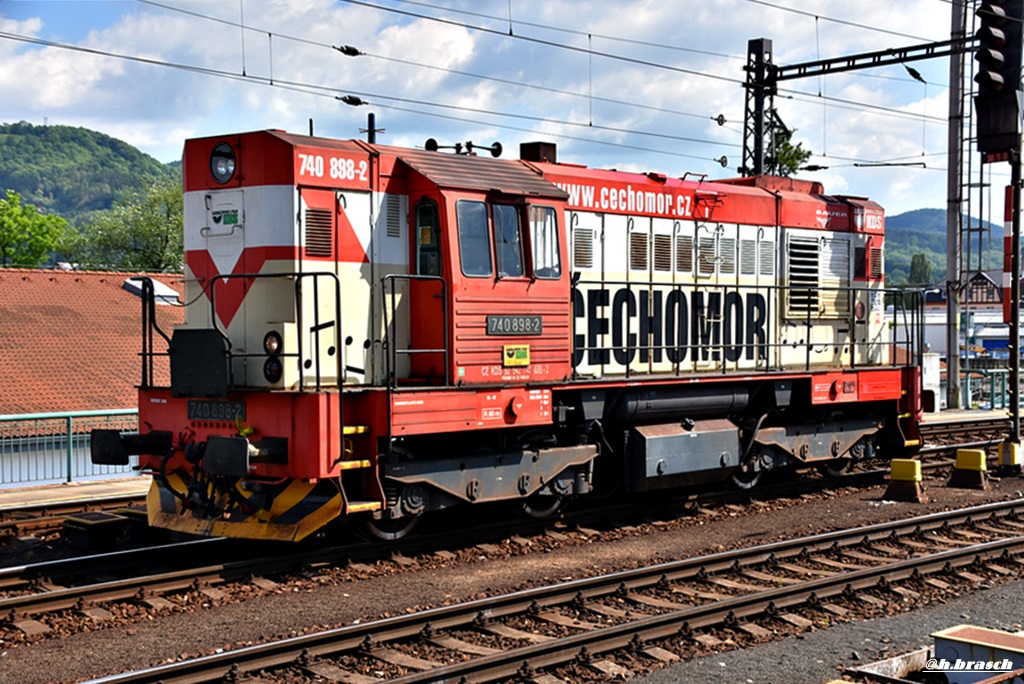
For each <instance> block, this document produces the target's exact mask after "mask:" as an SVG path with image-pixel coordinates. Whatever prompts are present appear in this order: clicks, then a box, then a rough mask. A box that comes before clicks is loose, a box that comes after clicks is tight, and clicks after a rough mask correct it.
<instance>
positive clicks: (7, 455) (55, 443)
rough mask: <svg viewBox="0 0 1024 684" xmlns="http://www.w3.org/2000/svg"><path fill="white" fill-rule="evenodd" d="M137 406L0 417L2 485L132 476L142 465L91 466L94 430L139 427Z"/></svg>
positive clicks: (131, 430)
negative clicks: (134, 407)
mask: <svg viewBox="0 0 1024 684" xmlns="http://www.w3.org/2000/svg"><path fill="white" fill-rule="evenodd" d="M138 413H139V412H138V410H137V409H111V410H106V411H70V412H63V413H26V414H13V415H0V487H4V486H10V485H32V484H52V483H57V482H73V481H75V480H87V479H99V478H104V477H120V476H126V475H131V474H133V473H134V472H135V471H134V470H133V468H134V466H136V465H137V464H138V457H136V456H133V457H132V458H131V462H130V463H129V464H128V465H127V466H101V465H93V464H92V462H91V460H90V458H89V440H90V435H89V433H90V431H92V430H94V429H97V428H106V429H117V430H121V431H123V432H134V431H136V430H138Z"/></svg>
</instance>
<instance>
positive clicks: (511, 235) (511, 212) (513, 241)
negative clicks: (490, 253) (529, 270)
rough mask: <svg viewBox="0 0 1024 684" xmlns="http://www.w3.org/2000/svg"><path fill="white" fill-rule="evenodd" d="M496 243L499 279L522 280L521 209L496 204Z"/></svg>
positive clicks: (494, 206) (494, 207) (509, 205)
mask: <svg viewBox="0 0 1024 684" xmlns="http://www.w3.org/2000/svg"><path fill="white" fill-rule="evenodd" d="M493 209H494V242H495V247H496V250H497V257H498V277H499V278H521V277H522V276H523V247H522V239H521V237H520V235H521V228H520V225H521V224H520V220H519V216H520V214H519V207H516V206H513V205H511V204H495V205H493Z"/></svg>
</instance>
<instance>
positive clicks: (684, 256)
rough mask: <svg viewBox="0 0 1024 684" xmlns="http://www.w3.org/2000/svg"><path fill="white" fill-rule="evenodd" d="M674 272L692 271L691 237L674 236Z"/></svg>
mask: <svg viewBox="0 0 1024 684" xmlns="http://www.w3.org/2000/svg"><path fill="white" fill-rule="evenodd" d="M676 273H693V238H692V237H690V236H689V235H679V236H677V237H676Z"/></svg>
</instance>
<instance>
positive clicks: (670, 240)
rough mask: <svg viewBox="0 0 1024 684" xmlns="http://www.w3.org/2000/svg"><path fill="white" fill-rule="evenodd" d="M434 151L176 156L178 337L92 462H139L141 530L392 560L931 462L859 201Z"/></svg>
mask: <svg viewBox="0 0 1024 684" xmlns="http://www.w3.org/2000/svg"><path fill="white" fill-rule="evenodd" d="M430 147H431V148H433V149H429V150H419V149H401V148H395V147H387V146H381V145H375V144H369V143H365V142H362V141H359V140H346V141H340V140H328V139H323V138H314V137H307V136H301V135H292V134H289V133H284V132H281V131H273V130H272V131H260V132H252V133H245V134H239V135H229V136H217V137H213V138H204V139H197V140H190V141H188V142H186V144H185V153H184V159H183V174H184V187H185V250H186V251H185V263H186V269H185V299H186V301H187V302H188V308H187V310H186V319H185V323H184V324H183V325H181V326H179V327H177V328H176V329H175V330H174V331H173V333H170V334H165V331H160V330H155V331H154V330H153V326H152V325H150V327H149V333H148V334H147V335H146V345H145V349H144V350H143V355H144V358H145V359H146V361H147V364H146V365H147V368H148V370H147V372H145V373H144V377H143V381H142V385H141V386H140V389H139V425H140V426H141V428H140V433H139V434H136V435H119V434H117V433H112V432H104V431H98V432H97V433H96V434H94V439H93V458H94V460H96V461H97V462H107V463H110V462H115V463H124V462H127V459H128V455H129V454H140V465H141V467H142V468H143V469H144V470H145V471H147V472H150V473H152V475H153V484H152V489H151V492H150V495H149V497H148V509H149V520H150V523H151V524H152V525H155V526H157V527H163V528H169V529H173V530H180V531H184V532H191V533H195V534H203V535H218V536H237V537H250V538H266V539H280V540H298V539H302V538H304V537H306V536H308V535H310V534H311V533H314V532H317V531H318V530H321V529H322V528H325V526H327V525H328V524H330V523H332V522H334V521H337V520H357V519H361V520H364V521H365V522H367V523H368V524H369V526H370V528H371V530H373V531H374V532H375V533H376V534H378V535H379V536H381V537H384V538H394V537H397V536H400V535H401V534H403V533H404V532H405V531H407V530H408V529H410V527H411V525H412V524H413V523H414V522H415V521H416V520H417V519H418V518H419V516H421V515H423V514H425V513H428V512H430V511H434V510H438V509H443V508H448V507H452V506H457V505H458V506H468V505H470V504H479V503H485V502H495V501H512V502H516V503H518V504H520V506H521V507H522V508H523V510H525V511H527V512H529V513H532V514H534V515H545V514H548V513H550V512H552V511H553V510H555V509H557V507H558V506H559V505H560V504H561V503H562V502H563V501H565V500H567V499H569V498H572V497H576V496H582V495H586V494H588V493H591V492H593V491H595V490H597V491H602V492H604V491H609V490H612V489H616V490H621V491H624V492H644V491H649V490H653V489H663V488H667V487H677V486H682V485H692V484H699V483H703V482H711V481H719V480H726V479H730V478H731V479H733V480H734V481H735V482H736V483H737V484H739V485H740V486H745V487H746V486H752V485H753V484H754V483H755V482H756V481H757V479H758V477H759V476H760V475H761V473H763V472H765V471H767V470H771V469H775V468H795V467H797V466H805V465H819V466H822V467H826V468H830V469H842V468H844V467H846V466H847V465H849V464H850V463H852V462H854V461H858V460H860V459H865V458H870V457H873V456H876V455H880V456H884V457H887V458H891V457H893V456H901V455H904V454H905V453H906V452H907V451H908V449H910V450H912V449H913V448H914V447H915V446H916V445H917V444H918V439H919V438H918V434H917V427H916V426H917V419H918V418H919V414H920V410H921V398H920V391H919V387H920V378H919V371H918V369H917V368H916V367H913V366H911V365H908V364H907V362H906V359H907V358H908V357H907V356H906V355H903V354H898V353H896V352H897V350H896V349H895V346H896V345H894V343H893V342H892V340H890V337H889V326H888V323H887V321H886V318H885V315H884V314H885V306H886V293H885V291H884V275H883V269H882V263H883V261H882V255H883V249H884V214H883V211H882V209H881V208H880V207H879V206H878V205H876V204H875V203H873V202H870V201H868V200H865V199H860V198H854V197H834V196H827V195H825V194H823V191H822V188H821V187H820V185H819V184H817V183H811V182H804V181H799V180H792V179H786V178H777V177H764V176H762V177H753V178H740V179H734V180H727V181H715V182H711V181H708V180H706V179H704V178H702V177H692V178H685V177H684V178H682V179H680V178H668V177H666V176H664V175H661V174H657V173H648V174H638V173H624V172H618V171H608V170H596V169H589V168H585V167H583V166H578V165H574V164H559V163H557V162H556V160H555V149H554V146H552V145H550V144H545V143H528V144H524V145H523V146H522V148H521V154H520V157H521V158H520V159H519V160H503V159H493V158H490V157H483V156H475V155H472V154H469V155H467V154H448V153H443V152H439V151H436V145H431V146H430ZM467 147H469V148H470V149H471V148H472V145H471V144H468V145H467ZM161 339H166V340H167V341H168V344H167V345H166V346H167V349H166V351H164V349H163V348H162V347H163V345H157V344H155V343H154V340H161ZM162 363H166V364H168V365H169V378H170V380H169V385H167V383H164V384H165V385H167V386H157V383H156V381H155V378H156V377H158V376H159V375H160V373H159V372H158V370H159V369H158V367H159V364H162ZM154 368H156V369H157V370H156V371H155V370H154Z"/></svg>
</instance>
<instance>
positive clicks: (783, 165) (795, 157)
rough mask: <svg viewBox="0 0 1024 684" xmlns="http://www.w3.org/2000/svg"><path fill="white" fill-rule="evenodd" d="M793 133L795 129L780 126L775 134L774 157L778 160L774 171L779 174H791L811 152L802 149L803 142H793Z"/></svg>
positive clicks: (798, 168)
mask: <svg viewBox="0 0 1024 684" xmlns="http://www.w3.org/2000/svg"><path fill="white" fill-rule="evenodd" d="M794 133H796V129H792V130H790V129H789V128H786V127H785V126H782V127H781V128H780V129H779V131H778V132H777V133H776V134H775V158H776V159H777V161H778V166H777V168H776V170H775V172H776V173H777V174H778V175H780V176H786V177H789V176H792V175H793V174H794V173H796V172H797V171H799V170H800V167H801V166H803V164H804V162H805V161H807V160H808V159H810V158H811V154H813V153H812V152H811V151H810V150H805V149H804V146H803V143H797V144H796V145H794V144H793V134H794Z"/></svg>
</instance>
